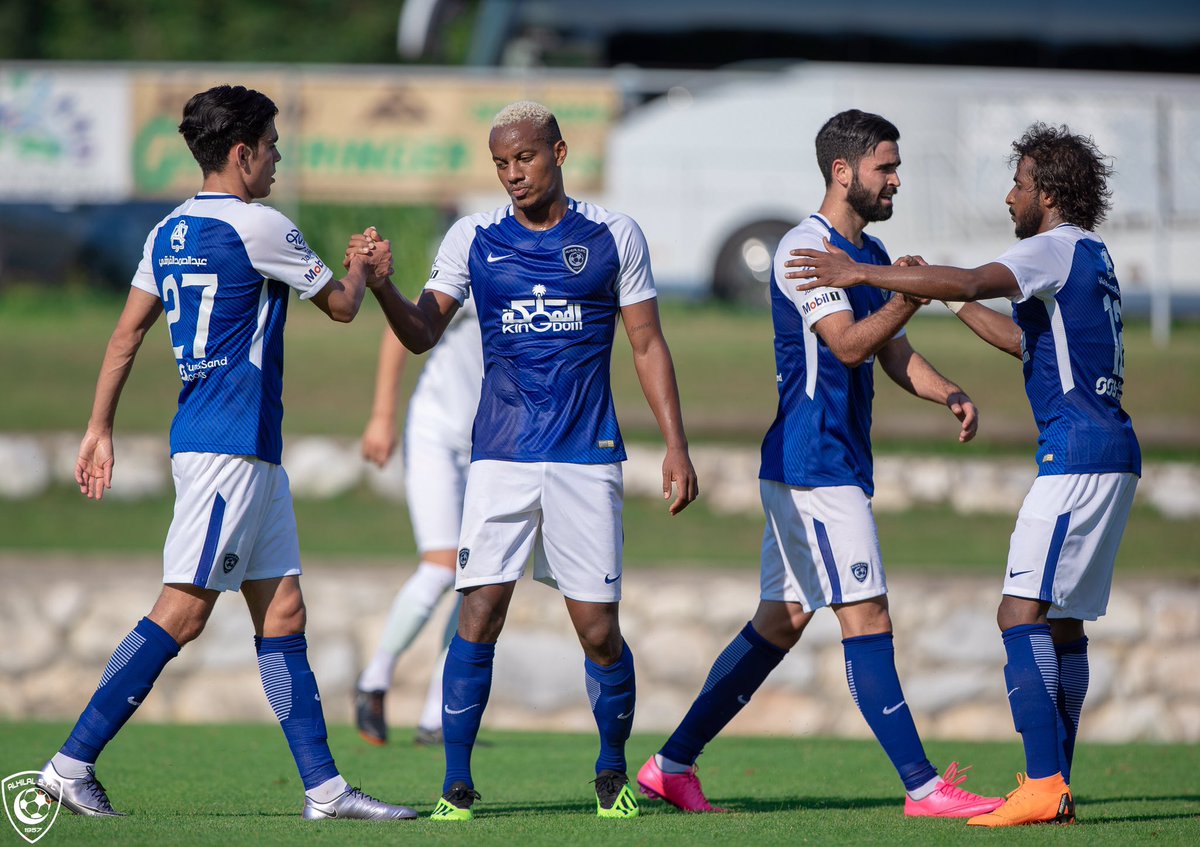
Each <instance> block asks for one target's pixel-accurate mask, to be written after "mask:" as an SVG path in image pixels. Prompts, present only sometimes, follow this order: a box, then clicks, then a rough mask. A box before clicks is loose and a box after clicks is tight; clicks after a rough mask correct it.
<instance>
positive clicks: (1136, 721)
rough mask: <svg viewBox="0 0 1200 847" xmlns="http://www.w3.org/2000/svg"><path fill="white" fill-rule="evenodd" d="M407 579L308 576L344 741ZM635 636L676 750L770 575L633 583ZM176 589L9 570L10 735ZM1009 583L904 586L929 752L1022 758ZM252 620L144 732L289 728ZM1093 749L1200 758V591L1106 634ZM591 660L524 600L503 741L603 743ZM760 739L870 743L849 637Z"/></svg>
mask: <svg viewBox="0 0 1200 847" xmlns="http://www.w3.org/2000/svg"><path fill="white" fill-rule="evenodd" d="M411 565H412V563H411V562H409V563H408V564H407V565H406V566H403V567H402V566H397V567H395V568H388V567H369V566H362V565H358V564H355V563H349V562H334V561H314V562H309V563H307V565H306V567H307V572H306V574H305V576H304V579H303V584H304V589H305V596H306V598H307V601H308V608H309V630H308V633H309V644H310V655H311V658H312V663H313V667H314V669H315V671H316V674H317V678H318V680H319V681H320V685H321V690H322V692H323V694H322V698H323V702H324V704H325V709H326V714H327V716H328V717H329V719H330V721H333V722H346V721H349V720H350V702H351V692H352V690H353V687H354V680H355V677H356V674H357V672H358V670H359V669H360V668H361V667H362V665H363V663H364V662H365V661H366V659H367V657H368V656H369V654H370V651H371V650H373V648H374V645H375V643H376V640H377V638H378V636H379V634H380V631H381V630H382V628H383V624H384V620H385V618H386V616H387V612H388V608H389V606H390V604H391V600H392V596H393V594H394V592H395V590H396V589H397V588H398V587H399V586H400V584H401V583H402V582H403V580H404V579H405V578H406V577H407V576H408V575H409V573H410V572H411ZM625 573H626V584H625V588H626V593H625V597H624V600H623V603H622V623H623V628H624V631H625V634H626V637H627V639H628V641H629V643H630V645H631V647H632V649H633V651H634V656H635V661H636V665H637V673H638V710H637V717H636V724H635V729H636V730H638V731H641V732H647V731H651V732H662V733H666V732H668V731H669V730H670V729H672V728H673V727H674V725H675V724H676V722H678V720H679V719H680V718H681V717H682V715H683V713H684V712H685V710H686V709H687V707H688V705H689V704H690V703H691V700H692V698H693V697H694V696H695V694H696V692H697V691H698V690H699V688H700V686H701V685H702V684H703V682H704V678H705V676H706V675H707V673H708V670H709V668H710V666H711V665H712V662H713V660H714V659H715V658H716V656H717V654H718V653H719V652H720V651H721V650H722V649H723V648H724V646H725V645H726V644H727V643H728V642H729V640H730V639H731V638H732V637H733V635H734V634H735V633H736V632H737V631H738V630H739V629H740V628H741V626H742V625H743V624H744V623H745V622H746V620H747V619H748V618H749V617H750V615H751V614H752V612H753V610H754V607H755V605H756V603H757V597H758V591H757V588H758V578H757V577H758V575H757V569H755V568H748V569H746V570H745V571H736V572H734V571H722V572H713V571H710V570H707V569H697V570H694V571H689V570H671V571H655V570H643V569H641V568H639V567H638V565H637V563H636V562H635V561H628V562H627V563H626V571H625ZM160 579H161V571H160V566H159V563H158V561H157V560H156V559H153V558H150V557H137V558H115V557H106V558H95V559H91V558H89V559H88V560H86V561H71V560H69V559H67V558H64V557H45V556H22V555H19V554H13V553H6V554H0V586H3V589H2V593H0V644H3V645H4V647H3V649H2V650H0V718H2V719H26V718H36V719H39V720H73V719H74V718H75V717H76V716H77V715H78V713H79V712H80V710H81V709H82V708H83V706H84V704H85V703H86V701H87V699H88V697H89V696H90V694H91V691H92V690H93V689H94V687H95V685H96V682H97V681H98V679H99V676H100V672H101V671H102V669H103V667H104V663H105V662H106V661H107V659H108V655H109V653H110V652H111V651H112V650H113V648H114V647H115V646H116V645H117V643H118V642H119V641H120V639H121V638H122V637H123V636H124V634H125V633H126V632H127V631H128V630H129V629H130V628H131V627H132V626H133V625H134V623H136V621H137V620H138V618H139V617H141V616H142V615H144V614H145V613H146V612H147V611H148V610H149V608H150V606H151V604H152V603H153V601H154V598H155V596H156V595H157V593H158V588H159V584H160ZM999 581H1000V576H999V574H997V576H996V578H995V579H988V578H974V577H971V578H968V577H947V576H942V575H937V576H932V575H912V576H909V575H900V576H896V577H894V578H892V579H891V580H890V589H891V605H892V614H893V618H894V621H895V627H896V632H897V642H896V647H897V664H898V665H899V669H900V674H901V679H902V680H903V682H904V686H905V694H906V696H907V699H908V703H909V705H910V706H911V707H912V709H913V712H914V715H915V717H916V720H917V725H918V727H919V728H920V729H921V731H922V733H923V734H924V735H925V736H926V737H929V738H937V737H944V738H997V739H1012V738H1013V737H1014V736H1013V729H1012V719H1011V717H1010V716H1009V713H1008V708H1007V705H1006V702H1005V699H1004V684H1003V676H1002V673H1001V670H1000V669H1001V667H1002V665H1003V664H1004V652H1003V649H1002V647H1001V643H1000V638H999V636H998V634H997V632H996V628H995V623H994V611H995V606H996V602H997V600H998V589H999ZM448 604H449V598H446V599H444V600H443V602H442V605H441V607H440V608H439V610H438V612H437V613H436V616H435V619H434V621H433V622H432V624H431V625H430V626H429V627H427V629H426V632H424V633H423V634H422V635H421V637H420V639H418V641H417V643H416V644H415V645H414V646H413V648H412V649H411V650H410V651H409V652H408V654H406V655H405V656H404V658H403V659H402V660H401V662H400V664H399V667H398V670H397V683H396V686H395V688H394V689H393V692H392V694H391V696H390V697H389V699H388V703H387V707H388V715H389V719H390V721H391V723H392V724H394V725H396V726H411V725H412V724H414V723H415V722H416V718H417V716H418V714H419V712H420V708H421V703H422V701H423V698H424V691H425V685H426V683H427V681H428V679H429V674H430V670H431V665H432V663H433V660H434V658H435V657H436V655H437V652H438V647H439V645H438V643H437V641H438V638H439V637H440V633H441V630H442V623H443V621H444V616H445V614H446V613H447V611H448V608H449V606H448ZM251 635H252V633H251V628H250V620H249V615H248V614H247V612H246V610H245V605H244V603H242V601H241V599H240V598H239V597H235V596H233V595H229V596H226V597H223V598H222V600H221V602H219V603H218V604H217V609H216V611H215V612H214V614H213V618H212V620H211V621H210V623H209V627H208V630H207V631H206V632H205V633H204V634H203V635H202V636H201V638H200V639H199V640H198V641H196V642H195V643H193V644H192V645H190V646H188V647H187V648H186V649H185V650H184V651H183V653H182V654H181V655H180V657H179V658H178V659H176V660H175V661H173V662H172V663H171V664H170V665H168V667H167V670H166V671H165V672H164V674H163V677H162V679H160V680H159V683H158V685H157V686H156V687H155V690H154V692H153V693H152V694H151V695H150V697H149V698H148V699H147V701H146V703H145V705H144V706H142V708H141V709H140V714H139V717H138V720H150V721H179V722H222V721H271V720H274V718H273V716H272V714H271V711H270V709H269V708H268V706H267V702H266V698H265V697H264V695H263V692H262V688H261V684H260V682H259V677H258V669H257V664H256V662H255V657H254V649H253V643H252V639H251ZM1089 636H1090V638H1091V645H1092V647H1091V678H1092V681H1091V690H1090V692H1089V695H1088V700H1087V703H1086V706H1085V710H1084V719H1083V734H1084V737H1085V738H1088V739H1092V740H1104V741H1129V740H1153V741H1172V742H1196V741H1200V671H1198V670H1197V669H1200V577H1197V578H1193V579H1175V580H1143V579H1129V580H1121V579H1120V578H1119V575H1118V582H1117V585H1116V586H1115V588H1114V592H1113V597H1112V602H1111V604H1110V607H1109V614H1108V616H1107V617H1105V618H1104V619H1102V620H1101V621H1099V622H1098V623H1096V624H1092V625H1090V626H1089ZM582 664H583V659H582V653H581V652H580V649H579V646H578V644H577V642H576V640H575V636H574V633H573V632H572V631H571V628H570V624H569V622H568V620H567V616H566V612H565V610H564V608H563V604H562V601H561V599H560V597H559V596H558V594H557V593H556V592H553V591H551V590H550V589H548V588H546V587H544V586H542V585H540V584H537V583H533V582H531V581H529V580H528V578H527V579H526V580H524V581H523V582H522V584H521V585H520V586H518V588H517V593H516V597H515V599H514V601H513V605H512V609H511V613H510V615H509V621H508V625H507V628H506V630H505V632H504V635H503V637H502V638H501V640H500V645H499V648H498V649H497V653H496V674H495V683H494V687H493V691H492V698H491V702H490V705H489V706H488V712H487V717H486V718H485V720H486V724H487V725H488V726H492V727H497V728H500V727H503V728H513V729H522V728H526V729H534V728H536V729H539V730H545V729H558V730H579V731H592V730H593V728H594V724H593V722H592V717H591V713H590V712H589V710H588V708H587V697H586V695H585V693H584V685H583V667H582ZM729 732H732V733H741V734H787V735H796V736H805V735H829V734H832V735H839V736H849V737H864V736H867V734H868V730H867V727H866V724H865V722H864V721H863V720H862V718H861V716H860V715H859V714H858V712H857V710H856V709H854V707H853V704H852V701H851V699H850V695H849V692H848V691H847V688H846V680H845V670H844V664H843V658H842V650H841V645H840V636H839V633H838V631H837V624H836V619H835V618H834V617H833V615H832V614H831V613H830V612H828V611H823V612H821V613H819V614H818V615H817V616H816V618H814V620H813V622H812V624H811V625H810V626H809V628H808V631H807V632H806V633H805V636H804V639H803V640H802V642H801V643H800V645H798V646H797V647H796V649H794V650H793V651H792V654H791V655H789V656H788V657H787V659H785V660H784V662H783V664H782V665H780V667H779V668H778V669H777V670H776V671H775V673H774V674H773V675H772V676H771V677H770V679H769V680H768V681H767V683H766V685H764V686H763V688H762V689H761V690H760V691H759V692H758V694H757V695H756V696H755V697H754V700H753V703H752V704H751V705H750V706H749V707H747V708H746V709H745V710H744V711H743V712H742V713H741V714H740V715H739V716H738V718H737V719H736V720H735V721H734V723H733V724H732V725H731V727H730V729H729Z"/></svg>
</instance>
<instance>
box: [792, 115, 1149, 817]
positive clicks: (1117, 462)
mask: <svg viewBox="0 0 1200 847" xmlns="http://www.w3.org/2000/svg"><path fill="white" fill-rule="evenodd" d="M1013 151H1014V152H1013V155H1012V163H1013V164H1015V165H1016V173H1015V175H1014V177H1013V187H1012V189H1011V190H1010V191H1009V192H1008V197H1007V198H1005V202H1006V203H1007V204H1008V209H1009V214H1010V216H1011V217H1012V220H1013V222H1014V224H1015V227H1016V236H1017V238H1018V239H1020V240H1019V241H1018V242H1017V243H1016V244H1014V245H1013V246H1012V247H1010V248H1009V249H1008V251H1007V252H1005V253H1004V254H1002V255H1001V256H1000V257H999V258H997V259H996V260H995V261H994V262H989V263H988V264H986V265H982V266H980V267H978V268H974V269H970V270H968V269H965V268H952V267H930V266H928V265H926V264H925V263H924V262H923V261H920V259H919V258H917V259H916V260H915V261H914V263H913V264H912V265H910V266H908V267H904V268H875V267H871V266H869V265H862V264H856V263H855V262H854V261H853V260H852V259H853V258H854V257H851V256H848V255H845V254H843V253H842V252H841V251H838V250H830V251H829V253H817V252H814V251H812V250H801V251H799V252H798V253H796V254H795V255H796V256H798V257H799V258H797V259H795V260H793V261H789V262H788V263H787V264H788V266H789V267H794V268H797V270H795V271H792V272H790V273H789V274H788V276H789V278H794V279H803V278H808V277H815V278H816V281H815V282H812V283H808V284H804V285H802V286H801V287H802V288H812V287H814V286H817V287H818V289H817V290H821V291H828V290H830V288H834V290H839V289H842V288H848V287H849V286H853V285H859V284H863V283H865V284H868V285H874V286H879V287H882V288H888V289H891V290H893V291H898V292H904V293H905V294H907V295H911V296H916V297H937V298H940V299H942V300H945V301H948V302H947V305H948V306H949V307H950V308H951V310H952V311H955V312H956V313H957V315H958V317H959V319H960V320H961V321H962V322H963V323H965V324H966V325H967V326H968V327H970V328H971V329H972V330H973V331H974V332H975V334H976V335H978V336H979V337H980V338H982V339H983V340H984V341H986V342H988V343H989V344H992V345H993V346H995V347H997V348H999V349H1000V350H1003V351H1004V352H1006V353H1009V354H1011V355H1012V356H1014V357H1016V358H1018V359H1020V360H1021V361H1022V369H1023V371H1024V375H1025V391H1026V394H1027V395H1028V396H1029V403H1030V406H1031V407H1032V408H1033V417H1034V420H1035V421H1036V422H1037V426H1038V450H1037V463H1038V476H1037V479H1036V480H1034V483H1033V487H1032V488H1031V489H1030V491H1029V494H1028V495H1027V496H1026V498H1025V502H1024V504H1023V505H1022V506H1021V511H1020V514H1019V515H1018V516H1017V526H1016V529H1015V530H1013V534H1012V540H1011V542H1010V544H1009V551H1008V575H1007V577H1006V578H1005V581H1004V590H1003V597H1002V599H1001V601H1000V609H999V612H998V613H997V616H996V619H997V622H998V623H999V625H1000V630H1001V632H1002V634H1003V638H1004V649H1005V652H1006V654H1007V657H1008V664H1007V665H1006V666H1005V668H1004V679H1005V682H1006V683H1007V685H1006V690H1007V691H1008V703H1009V707H1010V708H1011V709H1012V714H1013V723H1014V724H1015V725H1016V728H1017V731H1018V732H1020V733H1021V738H1022V741H1023V742H1024V746H1025V765H1026V775H1025V776H1019V777H1018V787H1017V789H1016V790H1015V791H1014V792H1012V793H1011V794H1010V795H1009V796H1008V800H1007V802H1006V803H1005V804H1004V805H1003V806H1001V807H1000V808H999V809H996V810H995V811H994V812H992V813H991V814H985V815H980V816H979V817H976V818H972V819H971V820H970V821H968V823H970V824H973V825H977V826H1013V825H1016V824H1026V823H1040V822H1051V821H1053V822H1056V823H1071V822H1073V821H1074V819H1075V801H1074V797H1073V796H1072V794H1071V789H1070V780H1071V760H1072V757H1073V755H1074V751H1075V737H1076V734H1077V732H1078V728H1079V715H1080V712H1081V711H1082V709H1083V700H1084V696H1085V695H1086V694H1087V687H1088V657H1087V636H1086V635H1085V634H1084V626H1083V623H1084V621H1094V620H1096V619H1097V618H1099V617H1100V616H1101V615H1103V614H1104V613H1105V611H1106V609H1107V606H1108V595H1109V590H1110V589H1111V587H1112V576H1113V567H1114V565H1115V562H1116V555H1117V547H1118V546H1119V545H1120V542H1121V536H1122V534H1123V533H1124V531H1125V524H1126V522H1127V521H1128V519H1129V509H1130V506H1131V505H1132V503H1133V494H1134V491H1135V489H1136V488H1137V480H1138V477H1139V476H1140V475H1141V468H1142V459H1141V449H1140V447H1139V445H1138V440H1137V436H1136V435H1135V434H1134V432H1133V424H1132V422H1131V421H1130V419H1129V415H1127V414H1126V413H1125V410H1124V409H1122V408H1121V395H1122V394H1123V392H1124V383H1125V348H1124V341H1123V337H1122V336H1123V332H1124V328H1123V324H1122V321H1121V289H1120V286H1119V285H1118V284H1117V277H1116V274H1115V273H1114V271H1113V263H1112V259H1111V258H1110V256H1109V254H1108V248H1107V247H1106V246H1105V245H1104V242H1103V241H1101V240H1100V237H1099V236H1097V235H1096V234H1095V233H1094V232H1093V231H1092V230H1093V229H1094V228H1095V227H1096V226H1097V225H1098V224H1099V223H1100V222H1101V221H1103V220H1104V216H1105V214H1106V213H1107V211H1108V208H1109V197H1110V191H1109V188H1108V177H1109V176H1110V175H1111V173H1112V170H1111V168H1110V167H1109V165H1108V164H1107V163H1106V161H1105V159H1104V157H1103V156H1102V155H1101V153H1100V151H1099V150H1098V149H1096V146H1095V145H1094V144H1093V143H1092V140H1091V139H1090V138H1086V137H1084V136H1080V135H1072V134H1071V132H1070V130H1069V129H1068V128H1067V127H1050V126H1046V125H1045V124H1040V123H1039V124H1034V125H1033V126H1032V127H1030V128H1029V130H1028V131H1027V132H1026V133H1025V134H1024V135H1023V136H1022V137H1021V138H1019V139H1018V140H1017V141H1015V142H1013ZM801 268H807V269H804V270H800V269H801ZM850 290H851V291H854V290H856V289H853V288H851V289H850ZM989 297H1006V298H1008V299H1009V300H1011V301H1012V303H1013V306H1012V316H1011V317H1009V316H1008V315H1003V314H1001V313H999V312H996V311H994V310H992V309H989V308H988V307H986V306H984V305H982V304H979V303H975V302H970V301H975V300H981V299H986V298H989ZM963 301H968V302H965V303H964V302H963Z"/></svg>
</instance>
